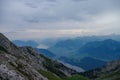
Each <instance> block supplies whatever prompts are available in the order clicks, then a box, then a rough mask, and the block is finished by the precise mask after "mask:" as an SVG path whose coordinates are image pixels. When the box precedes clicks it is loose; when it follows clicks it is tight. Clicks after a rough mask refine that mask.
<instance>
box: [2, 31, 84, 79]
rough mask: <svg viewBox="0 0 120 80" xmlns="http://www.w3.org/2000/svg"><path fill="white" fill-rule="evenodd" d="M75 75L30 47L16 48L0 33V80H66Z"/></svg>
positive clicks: (72, 71) (74, 72)
mask: <svg viewBox="0 0 120 80" xmlns="http://www.w3.org/2000/svg"><path fill="white" fill-rule="evenodd" d="M76 73H77V72H76V71H75V70H72V69H70V68H68V67H66V66H64V65H63V64H61V63H58V62H57V61H53V60H51V59H48V58H47V57H45V56H43V55H40V54H39V53H37V52H36V51H35V50H34V49H33V48H31V47H20V48H19V47H17V46H16V45H14V44H13V43H11V42H10V41H9V40H8V39H7V38H6V37H5V36H4V35H2V34H1V33H0V80H64V79H65V80H66V78H70V77H72V74H76ZM79 76H80V75H79ZM80 77H81V76H80ZM83 80H84V79H83ZM85 80H86V78H85Z"/></svg>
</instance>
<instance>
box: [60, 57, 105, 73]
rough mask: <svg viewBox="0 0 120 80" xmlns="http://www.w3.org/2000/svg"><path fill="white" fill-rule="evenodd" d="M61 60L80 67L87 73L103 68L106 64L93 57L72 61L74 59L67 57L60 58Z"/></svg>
mask: <svg viewBox="0 0 120 80" xmlns="http://www.w3.org/2000/svg"><path fill="white" fill-rule="evenodd" d="M59 60H61V61H63V62H66V63H69V64H71V65H74V66H78V67H80V68H82V69H84V70H85V71H88V70H91V69H95V68H98V67H102V66H103V65H105V64H106V62H105V61H102V60H99V59H94V58H91V57H84V58H83V59H80V60H78V59H72V58H67V57H60V58H59Z"/></svg>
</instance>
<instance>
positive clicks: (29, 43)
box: [12, 40, 39, 48]
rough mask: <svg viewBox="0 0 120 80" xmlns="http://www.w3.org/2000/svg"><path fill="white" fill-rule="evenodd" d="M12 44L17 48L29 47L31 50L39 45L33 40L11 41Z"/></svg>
mask: <svg viewBox="0 0 120 80" xmlns="http://www.w3.org/2000/svg"><path fill="white" fill-rule="evenodd" d="M12 42H13V43H14V44H16V45H17V46H20V47H22V46H31V47H33V48H36V47H37V46H38V45H39V44H38V43H37V42H35V41H33V40H28V41H22V40H13V41H12Z"/></svg>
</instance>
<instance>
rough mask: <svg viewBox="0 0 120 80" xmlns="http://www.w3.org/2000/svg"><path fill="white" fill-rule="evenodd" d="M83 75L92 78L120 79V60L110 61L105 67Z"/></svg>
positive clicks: (92, 79)
mask: <svg viewBox="0 0 120 80" xmlns="http://www.w3.org/2000/svg"><path fill="white" fill-rule="evenodd" d="M83 75H85V76H87V77H89V78H91V80H120V60H116V61H112V62H108V63H107V64H106V65H105V66H104V67H102V68H98V69H95V70H91V71H87V72H85V73H83Z"/></svg>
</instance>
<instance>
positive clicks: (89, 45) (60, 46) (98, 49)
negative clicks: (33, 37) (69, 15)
mask: <svg viewBox="0 0 120 80" xmlns="http://www.w3.org/2000/svg"><path fill="white" fill-rule="evenodd" d="M109 38H112V39H109ZM113 39H115V40H113ZM116 40H118V41H116ZM49 50H50V51H51V52H53V53H55V55H56V56H58V59H59V60H62V61H64V62H66V63H69V64H71V65H75V66H78V67H81V68H83V69H85V70H90V69H94V68H96V67H101V66H103V65H104V64H105V63H106V62H108V61H112V60H117V59H120V42H119V38H115V37H108V36H107V37H105V36H104V37H101V36H100V37H94V36H93V37H83V38H75V39H68V40H65V41H60V42H57V43H56V45H54V46H52V47H50V48H49ZM85 59H86V60H85ZM89 59H91V60H90V61H91V63H93V64H91V66H88V65H87V64H89ZM84 61H85V62H84ZM87 61H88V62H87ZM81 62H83V63H84V64H83V63H81Z"/></svg>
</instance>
